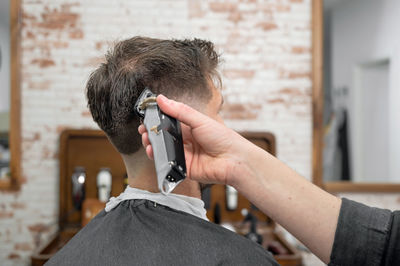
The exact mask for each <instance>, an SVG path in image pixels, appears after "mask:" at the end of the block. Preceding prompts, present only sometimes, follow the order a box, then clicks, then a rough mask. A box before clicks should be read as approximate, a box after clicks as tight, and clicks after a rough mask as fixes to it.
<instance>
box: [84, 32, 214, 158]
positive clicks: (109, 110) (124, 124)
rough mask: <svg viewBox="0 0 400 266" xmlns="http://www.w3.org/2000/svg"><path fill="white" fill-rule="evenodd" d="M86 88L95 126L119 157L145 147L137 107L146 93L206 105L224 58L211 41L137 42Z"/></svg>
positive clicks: (110, 59) (114, 55)
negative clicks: (143, 93)
mask: <svg viewBox="0 0 400 266" xmlns="http://www.w3.org/2000/svg"><path fill="white" fill-rule="evenodd" d="M105 59H106V60H105V62H104V63H102V64H101V65H100V66H99V67H98V68H97V69H96V70H95V71H94V72H93V73H92V74H91V75H90V78H89V80H88V82H87V85H86V96H87V100H88V107H89V109H90V112H91V114H92V116H93V119H94V121H95V122H96V123H97V124H98V125H99V127H100V128H101V129H102V130H103V131H104V132H105V133H106V134H107V136H108V138H109V139H110V140H111V142H112V143H113V144H114V146H115V147H116V148H117V150H118V151H119V152H120V153H123V154H131V153H134V152H136V151H138V150H139V148H140V147H141V141H140V136H139V134H138V132H137V128H138V126H139V123H140V121H139V117H138V116H137V115H136V114H135V112H134V105H135V102H136V100H137V98H138V97H139V95H140V93H141V92H142V91H143V90H144V88H145V87H148V88H150V89H151V90H152V91H153V93H156V94H159V93H162V94H164V95H166V96H167V97H169V98H171V99H175V100H182V99H190V100H192V101H195V102H200V103H207V102H208V101H209V100H210V99H211V97H212V92H211V90H210V88H209V82H210V80H213V79H215V78H217V79H218V80H219V76H218V73H217V70H216V68H217V66H218V61H219V57H218V54H217V53H216V52H215V50H214V46H213V44H212V43H211V42H209V41H204V40H199V39H193V40H160V39H153V38H145V37H133V38H131V39H127V40H124V41H121V42H118V43H117V44H116V45H115V47H114V49H112V50H110V51H109V52H108V53H107V54H106V56H105Z"/></svg>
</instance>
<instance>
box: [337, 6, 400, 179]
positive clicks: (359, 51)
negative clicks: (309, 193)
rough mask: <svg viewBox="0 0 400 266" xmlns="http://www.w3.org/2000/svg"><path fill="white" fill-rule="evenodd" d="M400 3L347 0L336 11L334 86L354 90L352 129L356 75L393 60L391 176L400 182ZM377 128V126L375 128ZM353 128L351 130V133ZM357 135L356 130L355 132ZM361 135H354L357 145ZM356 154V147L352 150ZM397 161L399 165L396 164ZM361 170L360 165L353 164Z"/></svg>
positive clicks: (391, 87)
mask: <svg viewBox="0 0 400 266" xmlns="http://www.w3.org/2000/svg"><path fill="white" fill-rule="evenodd" d="M399 14H400V1H398V0H381V1H376V0H352V1H344V2H342V3H341V4H340V5H337V6H335V7H334V8H333V10H332V34H333V37H332V43H331V47H332V71H333V73H332V74H333V76H332V83H333V88H342V87H347V88H349V89H350V96H349V112H350V119H351V121H350V123H351V124H350V127H351V129H354V128H356V129H357V128H360V127H355V126H354V125H353V124H352V123H353V122H354V121H355V119H354V116H355V113H354V108H353V107H354V104H353V102H354V100H356V101H357V100H359V99H358V98H356V94H355V93H354V88H355V86H354V85H355V80H354V73H355V72H356V69H359V67H361V65H362V64H365V63H370V62H374V61H379V60H389V64H390V70H389V84H390V85H389V99H390V101H389V125H390V126H389V129H388V132H383V131H382V133H383V134H382V136H384V135H389V137H388V138H389V143H390V151H389V153H390V160H389V177H391V178H392V181H397V182H399V181H400V164H399V163H398V161H399V160H400V138H399V137H398V136H400V103H399V100H400V88H399V85H400V75H399V74H397V73H400V65H399V60H400V48H399V41H400V28H399V27H398V25H399V24H400V16H399ZM371 126H373V125H371ZM351 129H350V130H351ZM352 132H354V130H353V131H352ZM359 137H360V136H359V135H357V133H356V134H352V135H351V136H350V138H351V141H352V143H355V145H357V140H359ZM351 148H352V150H353V151H354V149H355V147H354V146H352V147H351ZM396 161H397V162H396ZM352 164H353V166H355V167H356V168H357V166H358V165H359V162H357V161H354V160H353V161H352Z"/></svg>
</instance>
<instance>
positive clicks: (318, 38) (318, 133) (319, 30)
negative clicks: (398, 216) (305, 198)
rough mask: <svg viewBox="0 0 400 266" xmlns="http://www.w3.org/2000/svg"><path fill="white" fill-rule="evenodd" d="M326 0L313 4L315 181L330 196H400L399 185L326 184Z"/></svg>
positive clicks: (317, 0) (313, 152) (312, 75)
mask: <svg viewBox="0 0 400 266" xmlns="http://www.w3.org/2000/svg"><path fill="white" fill-rule="evenodd" d="M323 1H324V0H312V18H311V23H312V40H311V42H312V74H311V79H312V117H313V140H312V143H313V149H312V181H313V183H314V184H316V185H317V186H319V187H321V188H323V189H325V190H326V191H328V192H332V193H335V192H392V193H393V192H399V191H400V184H397V183H393V184H391V183H353V182H350V181H338V182H324V181H323V170H324V169H323V161H322V158H323V146H324V142H323V141H324V135H323V134H324V131H323V127H324V125H323V117H322V115H323V108H324V94H323V92H324V91H323V67H324V60H323V49H324V45H323V44H324V41H323V36H324V35H323V30H324V3H323Z"/></svg>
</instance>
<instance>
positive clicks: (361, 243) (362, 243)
mask: <svg viewBox="0 0 400 266" xmlns="http://www.w3.org/2000/svg"><path fill="white" fill-rule="evenodd" d="M392 218H393V217H392V212H391V211H389V210H383V209H378V208H372V207H368V206H366V205H364V204H361V203H357V202H355V201H351V200H348V199H345V198H343V199H342V206H341V209H340V214H339V220H338V225H337V229H336V233H335V240H334V243H333V247H332V253H331V258H330V259H331V261H330V263H329V265H331V266H339V265H340V266H344V265H353V266H357V265H364V266H367V265H382V264H383V263H384V260H385V256H386V253H387V252H386V248H387V243H388V241H389V238H390V233H391V225H392Z"/></svg>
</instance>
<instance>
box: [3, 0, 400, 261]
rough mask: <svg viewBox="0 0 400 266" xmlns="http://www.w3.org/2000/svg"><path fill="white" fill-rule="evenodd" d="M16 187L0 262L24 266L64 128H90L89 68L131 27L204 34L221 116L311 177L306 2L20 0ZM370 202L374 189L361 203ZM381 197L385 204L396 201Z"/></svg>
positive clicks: (50, 199)
mask: <svg viewBox="0 0 400 266" xmlns="http://www.w3.org/2000/svg"><path fill="white" fill-rule="evenodd" d="M22 9H23V12H22V23H23V27H22V43H21V48H22V55H23V56H22V58H21V60H22V67H21V75H22V82H21V87H22V99H21V101H22V110H21V111H22V143H21V145H22V148H23V154H22V170H23V178H24V184H23V186H22V188H21V191H19V192H16V193H1V194H0V261H2V262H5V264H6V265H14V264H19V265H21V264H22V265H24V264H25V265H28V264H29V254H30V252H32V250H33V249H34V248H35V247H36V245H37V244H38V232H39V231H43V232H44V233H43V235H42V236H41V239H42V241H43V240H44V239H46V238H47V237H48V236H49V235H50V234H51V233H52V232H54V231H55V230H56V228H55V226H48V225H51V224H54V223H55V222H56V220H57V213H58V209H57V208H58V205H57V202H58V194H57V193H58V162H57V155H58V140H59V134H60V132H61V131H62V130H63V129H65V128H97V126H96V125H95V123H94V122H93V121H92V119H91V117H90V114H89V112H88V110H87V107H86V102H85V97H84V86H85V82H86V80H87V79H88V75H89V74H90V72H91V71H92V70H93V69H94V67H96V66H97V65H98V64H99V63H100V62H101V61H102V60H103V55H104V53H105V52H106V51H107V49H108V47H109V46H111V45H112V44H113V43H114V42H115V41H116V40H121V39H123V38H127V37H131V36H134V35H146V36H151V37H160V38H171V37H173V38H185V37H189V38H190V37H198V38H205V39H209V40H211V41H213V42H214V43H215V44H216V46H217V48H218V49H219V51H220V52H221V54H222V56H223V58H224V59H225V62H224V63H223V65H222V66H221V73H222V74H223V77H222V78H223V83H224V87H225V89H224V91H223V94H224V97H225V100H226V107H225V109H224V110H223V113H222V115H223V117H224V118H225V119H226V124H227V125H228V126H230V127H232V128H234V129H236V130H246V131H269V132H272V133H273V134H275V136H276V139H277V151H278V158H280V159H281V160H282V161H284V162H285V163H287V164H288V165H289V166H291V167H292V168H294V169H295V170H297V171H298V172H300V173H301V174H302V175H304V176H305V177H306V178H308V179H309V178H310V175H311V161H312V160H311V145H312V141H311V138H312V131H311V128H312V119H311V117H312V115H311V80H310V73H311V28H310V25H311V1H310V0H280V1H276V0H265V1H259V0H258V1H257V0H240V1H239V0H232V1H227V0H224V1H217V0H212V1H211V0H210V1H202V0H173V1H172V0H167V1H165V0H154V1H147V0H138V1H123V0H116V1H112V2H111V1H108V0H98V1H96V5H93V3H92V2H91V1H74V2H70V1H66V0H24V1H22ZM369 200H370V201H371V202H375V201H379V199H378V198H376V197H375V196H371V198H368V201H369ZM398 200H399V199H398V197H397V196H396V197H393V196H390V197H389V198H388V199H387V202H385V205H388V206H394V205H395V204H392V205H391V203H392V202H393V201H395V202H396V203H397V204H398Z"/></svg>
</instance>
